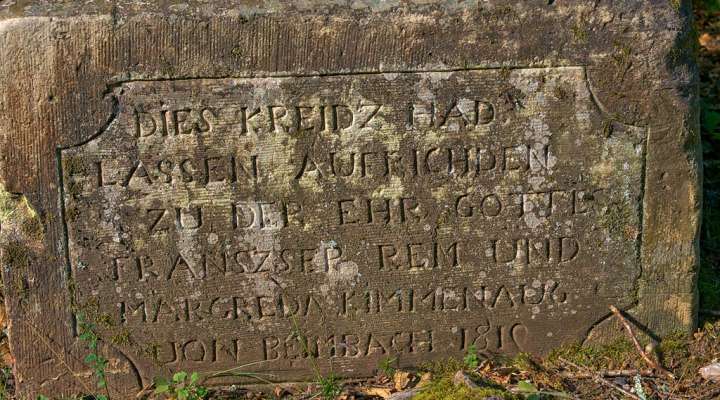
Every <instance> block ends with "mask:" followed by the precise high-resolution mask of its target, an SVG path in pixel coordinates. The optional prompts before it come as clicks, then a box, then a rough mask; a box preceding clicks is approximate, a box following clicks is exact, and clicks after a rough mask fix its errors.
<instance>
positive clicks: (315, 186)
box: [0, 0, 700, 396]
mask: <svg viewBox="0 0 720 400" xmlns="http://www.w3.org/2000/svg"><path fill="white" fill-rule="evenodd" d="M548 3H550V4H548ZM688 10H689V7H688V5H687V4H685V3H682V4H680V3H677V2H673V1H647V2H641V1H637V2H635V1H623V2H605V1H575V0H573V1H550V2H548V1H525V0H524V1H494V0H491V1H481V2H477V3H476V2H452V1H447V2H434V1H430V2H426V1H423V2H419V1H418V2H416V3H415V2H402V3H396V2H392V1H389V2H369V1H368V2H361V1H357V2H337V3H330V2H327V1H323V2H317V1H307V2H297V3H296V4H290V3H284V2H283V3H282V4H277V3H274V2H267V3H264V2H242V3H241V2H233V1H223V2H219V1H218V2H212V1H202V2H200V1H197V2H184V3H181V2H172V1H167V2H152V4H145V3H140V2H134V1H116V2H113V3H112V4H109V3H106V2H102V1H95V2H91V3H89V4H87V3H82V5H81V6H80V5H78V4H76V2H68V3H64V2H61V3H57V2H53V3H52V4H49V3H48V2H44V1H27V2H22V1H18V2H16V1H9V2H8V1H3V2H0V139H1V140H2V145H0V154H1V156H0V183H2V185H3V187H4V188H3V190H2V192H1V193H0V195H1V196H0V205H1V206H2V210H0V218H2V219H1V220H0V223H2V228H1V230H0V234H1V236H0V240H1V241H0V244H1V250H2V263H3V279H4V282H5V290H6V304H7V307H8V310H9V315H10V320H11V326H10V339H11V346H12V351H13V352H14V354H15V356H16V357H17V365H16V367H15V368H16V374H17V379H18V381H19V384H20V389H21V391H22V394H23V395H26V396H32V395H35V394H37V393H45V394H53V395H56V394H58V393H68V394H70V393H76V392H81V391H88V390H89V389H91V388H92V387H93V382H92V377H91V376H90V374H91V371H90V370H89V369H88V367H87V366H86V365H85V364H84V363H83V357H84V356H85V355H86V354H87V352H88V350H87V349H86V344H85V343H83V342H82V341H81V340H78V339H77V332H78V316H82V318H84V319H85V320H90V321H92V322H93V323H94V324H95V325H96V328H95V329H96V330H97V332H98V333H99V334H100V336H101V338H102V340H101V351H102V353H103V354H105V355H106V357H108V358H109V359H110V363H109V365H108V374H109V381H110V389H111V391H112V392H116V393H118V394H121V395H124V396H131V395H134V393H136V392H138V391H139V390H140V389H141V388H142V387H143V386H145V385H147V384H148V383H150V382H151V381H152V378H153V377H154V376H158V375H165V376H167V375H169V374H170V373H171V371H177V370H192V371H201V372H212V371H222V370H226V369H229V368H232V367H235V366H238V365H243V364H250V363H254V364H252V365H251V366H248V367H247V369H248V370H252V371H254V372H267V373H272V374H275V375H276V378H277V379H278V380H298V379H307V378H308V377H311V376H312V375H313V368H315V367H317V368H319V369H320V371H321V372H323V373H324V372H327V371H331V370H332V371H335V372H336V373H339V374H341V375H346V376H365V375H370V374H372V373H373V370H374V369H375V368H376V367H377V365H378V363H379V361H380V360H382V359H384V358H387V357H397V358H398V360H399V363H400V364H401V365H411V364H416V363H418V362H420V361H422V360H428V359H436V358H446V357H448V356H457V355H460V354H462V353H464V352H465V351H467V348H468V347H469V346H470V345H475V346H476V348H478V350H483V351H488V352H498V351H499V352H517V351H530V352H535V353H543V352H547V351H548V350H549V349H551V348H552V347H554V346H557V345H559V344H562V343H567V342H571V341H578V340H581V341H582V340H593V339H597V340H601V339H603V338H606V337H609V336H612V335H614V334H617V332H616V328H615V327H614V326H613V323H612V320H610V319H609V314H610V313H609V311H608V309H607V306H608V305H609V304H614V305H617V306H618V307H621V308H623V309H625V310H627V312H628V313H629V314H630V315H631V316H632V317H633V318H634V319H635V320H636V321H637V322H638V323H639V324H641V325H643V326H645V327H647V332H648V333H649V334H650V335H651V336H652V335H654V336H657V337H660V336H662V335H665V334H668V333H671V332H673V331H676V330H685V331H687V330H690V329H692V327H693V324H694V312H695V303H696V294H695V288H694V287H695V285H694V284H695V269H696V264H697V252H698V248H697V232H698V223H699V219H698V213H699V205H700V197H699V190H698V185H699V183H698V182H699V175H700V170H699V152H698V145H699V141H698V131H697V113H696V107H695V102H696V98H695V70H694V64H692V62H691V57H690V54H689V53H688V52H689V51H690V50H691V46H690V43H692V40H691V35H690V31H689V21H688V18H689V17H688ZM232 381H233V380H232V379H229V378H216V379H214V380H213V381H212V382H213V383H227V382H232Z"/></svg>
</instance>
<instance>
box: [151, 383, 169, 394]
mask: <svg viewBox="0 0 720 400" xmlns="http://www.w3.org/2000/svg"><path fill="white" fill-rule="evenodd" d="M169 390H170V385H168V384H167V383H163V384H160V385H158V384H155V394H161V393H167V392H168V391H169Z"/></svg>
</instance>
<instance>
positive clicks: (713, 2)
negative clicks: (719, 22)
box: [698, 0, 720, 12]
mask: <svg viewBox="0 0 720 400" xmlns="http://www.w3.org/2000/svg"><path fill="white" fill-rule="evenodd" d="M698 1H699V2H700V3H702V6H703V7H704V8H705V10H707V11H710V12H718V11H720V0H698Z"/></svg>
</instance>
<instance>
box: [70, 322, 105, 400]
mask: <svg viewBox="0 0 720 400" xmlns="http://www.w3.org/2000/svg"><path fill="white" fill-rule="evenodd" d="M77 322H78V332H79V334H80V336H79V338H80V340H82V341H83V342H85V344H86V346H87V349H88V350H90V353H89V354H88V355H86V356H85V358H84V359H83V361H84V362H85V364H87V365H88V366H89V367H90V369H92V371H93V375H94V376H95V381H96V385H97V387H98V389H105V392H106V395H96V396H94V397H95V400H108V398H109V397H110V394H109V390H108V387H107V377H106V375H105V368H106V367H107V363H108V360H107V359H106V358H105V357H103V356H102V355H100V352H99V351H98V343H99V342H100V337H99V336H98V335H97V333H96V332H95V329H96V326H95V324H94V323H92V322H90V321H89V320H87V318H86V317H85V314H84V313H78V314H77Z"/></svg>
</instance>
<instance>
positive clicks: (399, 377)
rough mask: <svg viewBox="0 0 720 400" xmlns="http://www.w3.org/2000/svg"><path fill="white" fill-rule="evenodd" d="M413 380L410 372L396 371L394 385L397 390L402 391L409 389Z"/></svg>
mask: <svg viewBox="0 0 720 400" xmlns="http://www.w3.org/2000/svg"><path fill="white" fill-rule="evenodd" d="M411 380H412V375H411V374H410V373H409V372H407V371H395V374H394V375H393V384H394V386H395V390H397V391H400V390H403V389H405V388H407V387H408V385H409V384H410V381H411Z"/></svg>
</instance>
